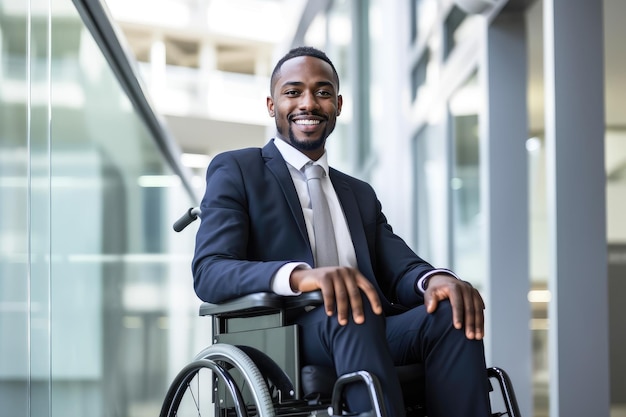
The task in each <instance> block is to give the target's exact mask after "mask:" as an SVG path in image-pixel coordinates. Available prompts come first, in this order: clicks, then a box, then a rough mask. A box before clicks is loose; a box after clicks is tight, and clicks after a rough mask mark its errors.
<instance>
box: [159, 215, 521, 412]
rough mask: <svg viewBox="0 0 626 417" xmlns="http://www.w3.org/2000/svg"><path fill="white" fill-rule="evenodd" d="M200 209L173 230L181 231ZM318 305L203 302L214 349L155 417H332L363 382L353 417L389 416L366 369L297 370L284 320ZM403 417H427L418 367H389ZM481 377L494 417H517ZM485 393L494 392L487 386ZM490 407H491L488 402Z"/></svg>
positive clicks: (272, 299)
mask: <svg viewBox="0 0 626 417" xmlns="http://www.w3.org/2000/svg"><path fill="white" fill-rule="evenodd" d="M198 214H199V209H197V208H194V209H189V210H188V211H187V213H185V215H184V216H183V217H181V219H179V220H178V221H177V222H176V223H175V224H174V230H176V231H180V230H182V229H184V227H185V226H186V225H188V224H189V223H191V222H193V221H194V220H195V219H196V217H197V215H198ZM322 303H323V301H322V297H321V293H320V292H311V293H303V294H301V295H299V296H296V297H283V296H279V295H276V294H273V293H256V294H249V295H246V296H243V297H240V298H236V299H233V300H229V301H226V302H223V303H220V304H211V303H202V304H201V306H200V316H209V317H211V318H212V329H213V333H212V334H213V341H212V342H213V343H212V344H211V345H210V346H208V347H207V348H205V349H203V350H202V351H201V352H200V353H198V354H197V355H196V356H195V358H194V359H193V360H192V361H191V362H190V363H189V364H188V365H187V366H185V367H184V368H183V369H182V370H181V371H180V372H179V373H178V374H177V375H176V377H175V378H174V380H173V381H172V382H171V384H170V386H169V389H168V391H167V394H166V396H165V400H164V402H163V404H162V408H161V413H160V417H175V416H179V417H185V416H196V417H203V416H215V417H218V416H219V417H231V416H232V417H248V416H250V417H253V416H258V417H279V416H284V417H299V416H302V417H305V416H310V417H313V416H319V417H334V416H347V415H354V414H350V413H349V412H348V411H346V410H345V407H344V404H343V401H342V398H343V392H344V390H345V388H346V387H347V386H348V385H350V384H364V385H365V386H366V388H367V392H368V394H369V399H370V403H371V409H370V411H368V412H365V413H360V414H358V417H388V414H387V411H386V410H385V406H384V402H383V396H382V387H381V385H380V383H379V382H378V379H377V378H376V376H375V375H373V374H371V373H369V372H367V371H359V372H353V373H349V374H346V375H335V373H334V370H333V369H331V368H326V367H321V366H310V365H308V366H301V363H300V357H299V345H298V342H299V338H298V333H299V328H298V326H297V325H295V324H293V323H292V321H291V318H292V317H293V316H294V315H295V314H302V312H303V310H304V311H306V310H308V309H311V308H315V307H317V306H319V305H321V304H322ZM396 370H397V372H398V377H399V379H400V382H401V386H402V391H403V396H404V399H405V407H406V411H407V416H408V417H427V416H428V410H427V408H426V405H425V404H426V401H425V398H424V394H423V392H424V370H423V367H422V365H421V364H414V365H405V366H400V367H396ZM485 377H486V378H488V379H489V381H490V386H491V387H493V385H492V384H491V382H492V381H496V382H497V384H498V386H499V388H500V389H499V397H500V401H498V407H501V408H504V410H503V411H493V410H492V414H491V415H492V416H493V417H499V416H509V417H521V415H520V411H519V407H518V404H517V400H516V398H515V393H514V391H513V386H512V384H511V380H510V378H509V376H508V375H507V373H506V372H505V371H504V370H503V369H501V368H497V367H491V368H488V369H487V370H486V373H485ZM492 391H494V390H493V388H492ZM491 402H492V409H493V408H494V401H493V400H492V401H491Z"/></svg>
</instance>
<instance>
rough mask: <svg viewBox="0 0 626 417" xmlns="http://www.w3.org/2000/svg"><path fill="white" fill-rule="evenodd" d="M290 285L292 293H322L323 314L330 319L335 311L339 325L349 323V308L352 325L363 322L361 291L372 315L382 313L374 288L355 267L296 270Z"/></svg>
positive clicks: (292, 274)
mask: <svg viewBox="0 0 626 417" xmlns="http://www.w3.org/2000/svg"><path fill="white" fill-rule="evenodd" d="M289 283H290V285H291V288H292V289H293V290H294V291H301V292H309V291H316V290H322V297H323V298H324V308H325V309H326V314H327V315H328V316H332V315H333V314H334V312H335V308H336V309H337V320H338V321H339V324H341V325H342V326H344V325H346V324H348V314H349V311H350V309H351V310H352V318H353V319H354V322H355V323H357V324H361V323H363V322H364V321H365V315H364V314H363V299H362V298H361V291H363V292H364V293H365V295H366V296H367V298H368V300H369V302H370V304H371V305H372V310H373V311H374V313H376V314H381V313H382V311H383V309H382V306H381V302H380V299H379V298H378V294H377V293H376V289H375V288H374V286H373V285H372V284H371V282H369V280H368V279H367V278H365V277H364V276H363V275H362V274H361V273H360V272H359V271H358V270H356V269H355V268H347V267H323V268H314V269H295V270H294V271H293V272H292V273H291V277H290V279H289Z"/></svg>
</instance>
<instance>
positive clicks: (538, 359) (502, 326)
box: [0, 0, 626, 417]
mask: <svg viewBox="0 0 626 417" xmlns="http://www.w3.org/2000/svg"><path fill="white" fill-rule="evenodd" d="M148 8H151V9H154V10H156V11H158V13H156V14H155V16H152V17H151V16H150V14H149V13H141V11H142V10H147V9H148ZM624 17H626V3H625V2H623V1H622V0H596V1H593V0H586V1H585V0H580V1H571V0H508V1H507V0H473V1H471V0H456V1H453V0H393V1H387V0H229V1H227V0H159V1H152V2H150V1H147V0H135V1H133V2H126V1H122V0H109V1H108V2H104V1H100V0H45V1H44V0H27V1H24V0H0V51H1V55H0V248H1V249H0V404H2V406H1V407H0V408H1V411H0V416H4V415H6V416H43V415H52V416H67V417H82V416H85V415H96V416H103V417H104V416H124V417H127V416H128V417H144V416H152V415H156V414H157V413H158V410H159V408H160V405H161V402H162V399H163V397H164V395H165V391H166V389H167V386H168V383H169V382H170V381H171V379H172V378H173V377H174V375H175V374H176V372H177V371H178V370H179V369H181V368H182V367H183V366H184V365H185V364H186V363H188V362H189V360H190V359H191V358H193V356H194V355H195V353H197V352H198V351H200V350H201V349H202V348H203V347H205V346H206V345H208V344H210V343H211V334H210V322H209V320H208V319H206V318H200V317H198V307H199V304H200V302H199V300H198V299H197V297H196V296H195V294H194V293H193V288H192V277H191V273H190V262H191V257H192V254H193V247H194V236H195V228H196V227H197V225H196V224H192V225H190V226H189V227H188V228H187V229H185V230H184V231H183V232H181V233H175V232H173V230H172V227H171V225H172V223H173V222H174V221H175V220H176V219H177V218H178V217H179V216H180V215H181V214H182V213H183V212H185V211H186V210H187V209H188V208H189V207H192V206H195V205H197V204H198V202H199V199H200V198H201V195H202V192H203V182H204V178H203V174H204V169H205V168H206V164H207V163H208V162H209V161H210V158H211V157H212V156H214V155H215V154H217V153H219V152H221V151H224V150H227V149H232V148H238V147H244V146H262V145H263V144H264V143H265V142H266V141H267V140H268V139H269V138H270V137H272V135H273V132H274V127H273V125H272V119H270V118H269V117H268V116H267V113H266V109H265V107H264V106H265V97H266V96H267V95H268V93H269V73H270V71H271V69H272V67H273V64H274V62H275V61H276V59H277V58H278V57H280V56H281V55H283V54H284V53H285V52H286V51H287V50H288V49H289V48H290V47H291V46H295V45H303V44H306V45H313V46H316V47H319V48H322V49H324V50H325V51H326V52H327V53H328V55H329V56H330V57H331V59H332V60H333V61H334V63H335V65H336V66H337V69H338V71H339V75H340V78H341V93H342V95H343V96H344V109H343V112H342V115H341V117H340V118H339V119H338V125H337V128H336V130H335V132H334V133H333V135H332V136H331V138H330V139H329V145H328V151H329V157H330V161H331V164H332V165H334V166H335V167H337V168H339V169H341V170H344V171H345V172H348V173H350V174H352V175H355V176H357V177H360V178H363V179H365V180H367V181H369V182H371V184H372V185H373V186H374V188H375V189H376V191H377V193H378V195H379V197H380V200H381V202H382V205H383V210H384V212H385V213H386V215H387V217H388V218H389V220H390V223H391V224H392V225H393V226H394V230H395V231H396V232H397V233H398V234H400V235H401V236H402V237H403V238H404V239H405V240H406V241H407V242H408V243H409V244H410V245H411V246H412V247H413V248H414V249H415V250H416V251H417V252H418V253H419V254H420V255H421V256H422V257H424V258H426V259H428V260H429V261H430V262H431V263H433V264H434V265H436V266H440V267H447V268H451V269H454V270H455V271H456V272H457V273H458V274H460V275H461V276H462V277H463V278H464V279H465V280H468V281H470V282H471V283H472V284H473V285H474V286H476V287H477V288H479V289H480V290H481V293H482V294H483V296H484V298H485V300H486V304H487V309H486V310H485V314H486V319H487V337H486V339H485V347H486V355H487V363H488V365H497V366H500V367H502V368H504V369H506V370H507V371H508V372H509V374H510V376H511V377H512V379H513V384H514V388H515V390H516V394H517V397H518V401H519V403H520V408H521V411H522V414H523V415H524V416H537V417H543V416H553V417H554V416H611V417H620V416H624V415H626V384H625V383H624V381H625V380H626V361H625V359H624V357H623V354H622V353H623V352H624V351H626V328H625V327H624V325H623V317H624V316H625V314H626V308H625V307H624V304H623V303H621V302H620V299H621V296H622V295H623V294H624V293H625V291H626V222H625V221H624V213H626V52H625V50H624V47H623V39H626V28H625V27H624V25H623V24H622V21H623V19H624Z"/></svg>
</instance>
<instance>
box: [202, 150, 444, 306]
mask: <svg viewBox="0 0 626 417" xmlns="http://www.w3.org/2000/svg"><path fill="white" fill-rule="evenodd" d="M329 175H330V179H331V182H332V184H333V187H334V188H335V191H336V192H337V196H338V197H339V201H340V203H341V206H342V208H343V211H344V213H345V216H346V219H347V222H348V228H349V230H350V234H351V236H352V242H353V244H354V249H355V251H356V258H357V262H358V269H359V270H360V271H361V273H362V274H363V275H365V276H366V277H367V278H368V279H369V280H370V281H372V282H373V283H374V284H375V286H376V288H377V289H378V292H379V295H380V296H381V301H382V303H383V309H384V311H385V312H386V313H387V314H393V313H394V312H397V311H398V310H397V309H396V308H395V307H394V306H392V303H393V304H396V305H399V306H403V307H405V308H410V307H414V306H416V305H419V304H422V303H423V296H422V294H419V293H418V292H416V291H415V282H416V281H417V279H418V278H419V277H420V276H421V275H422V274H424V273H426V272H427V271H430V270H432V269H433V267H432V266H431V265H429V264H428V263H427V262H425V261H424V260H422V259H421V258H420V257H418V256H417V255H416V254H415V253H414V252H413V251H412V250H411V249H410V248H409V247H408V246H407V245H406V243H405V242H404V241H403V240H402V239H401V238H400V237H398V236H397V235H395V234H394V233H393V231H392V229H391V226H390V225H389V224H388V223H387V220H386V218H385V216H384V214H383V213H382V211H381V205H380V202H379V201H378V199H377V197H376V194H375V192H374V190H373V189H372V187H371V186H370V185H369V184H367V183H365V182H363V181H360V180H358V179H356V178H353V177H350V176H348V175H346V174H344V173H342V172H339V171H337V170H335V169H332V168H331V169H330V174H329ZM201 209H202V215H201V222H200V228H199V230H198V233H197V236H196V249H195V255H194V259H193V263H192V269H193V275H194V287H195V290H196V293H197V295H198V296H199V297H200V299H202V300H203V301H208V302H214V303H215V302H220V301H223V300H227V299H230V298H234V297H237V296H241V295H245V294H249V293H254V292H271V280H272V276H273V275H274V273H275V272H276V271H277V270H278V269H279V268H280V267H281V266H282V265H284V264H285V263H287V262H290V261H298V262H306V263H308V264H309V265H313V263H314V261H313V253H312V250H311V245H310V243H309V239H308V235H307V231H306V226H305V222H304V216H303V214H302V208H301V206H300V201H299V199H298V196H297V194H296V189H295V187H294V185H293V181H292V179H291V175H290V173H289V170H288V168H287V165H286V162H285V160H284V159H283V157H282V155H281V154H280V152H279V151H278V149H277V148H276V145H274V143H273V141H271V142H269V143H268V144H267V145H266V146H265V147H263V148H249V149H241V150H236V151H229V152H225V153H222V154H220V155H218V156H216V157H215V158H214V159H213V161H212V162H211V164H210V165H209V168H208V170H207V174H206V192H205V195H204V198H203V199H202V203H201Z"/></svg>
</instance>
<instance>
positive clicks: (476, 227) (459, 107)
mask: <svg viewBox="0 0 626 417" xmlns="http://www.w3.org/2000/svg"><path fill="white" fill-rule="evenodd" d="M478 87H479V86H478V78H477V76H476V74H474V75H473V76H472V77H471V78H470V79H469V80H468V81H467V82H466V83H465V84H464V85H462V86H461V87H460V88H459V89H458V90H457V91H456V92H455V93H454V94H453V95H452V97H451V98H450V115H451V134H452V151H453V155H452V157H453V161H452V172H451V183H450V188H451V193H452V194H451V195H452V200H451V203H452V259H453V267H454V270H455V271H456V272H457V273H459V274H460V276H462V277H463V279H465V280H468V281H470V282H472V284H474V285H475V286H476V287H477V288H479V289H480V287H481V286H482V284H483V281H484V277H485V253H484V245H483V239H482V233H481V230H482V226H483V224H482V223H483V218H482V208H481V204H480V158H479V155H480V152H479V151H480V143H479V135H478V112H479V108H478V103H479V102H480V100H479V94H480V91H479V88H478Z"/></svg>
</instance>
